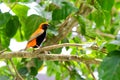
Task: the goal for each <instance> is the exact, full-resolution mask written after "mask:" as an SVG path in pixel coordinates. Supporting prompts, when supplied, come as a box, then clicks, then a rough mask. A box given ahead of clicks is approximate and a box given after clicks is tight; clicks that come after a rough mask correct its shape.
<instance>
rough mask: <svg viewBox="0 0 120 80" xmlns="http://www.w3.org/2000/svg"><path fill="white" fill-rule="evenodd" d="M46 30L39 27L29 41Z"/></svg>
mask: <svg viewBox="0 0 120 80" xmlns="http://www.w3.org/2000/svg"><path fill="white" fill-rule="evenodd" d="M43 32H44V30H43V29H37V30H36V31H35V32H34V33H33V34H32V35H31V37H30V39H29V40H28V42H30V41H31V40H33V39H35V38H37V37H38V36H40V35H41V34H42V33H43Z"/></svg>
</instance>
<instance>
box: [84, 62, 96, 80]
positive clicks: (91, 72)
mask: <svg viewBox="0 0 120 80" xmlns="http://www.w3.org/2000/svg"><path fill="white" fill-rule="evenodd" d="M86 67H87V68H88V70H89V72H90V74H91V76H92V77H93V79H94V80H96V78H95V76H94V74H93V71H92V70H91V68H90V65H89V64H88V63H87V64H86Z"/></svg>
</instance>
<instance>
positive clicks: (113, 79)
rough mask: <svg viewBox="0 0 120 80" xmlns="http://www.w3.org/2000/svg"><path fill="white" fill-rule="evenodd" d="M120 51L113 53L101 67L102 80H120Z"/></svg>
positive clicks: (100, 75) (100, 76)
mask: <svg viewBox="0 0 120 80" xmlns="http://www.w3.org/2000/svg"><path fill="white" fill-rule="evenodd" d="M119 74H120V51H117V50H116V51H112V52H110V53H109V54H108V56H107V57H106V58H105V59H104V60H103V62H102V63H101V64H100V67H99V78H100V80H120V76H119Z"/></svg>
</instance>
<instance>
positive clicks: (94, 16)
mask: <svg viewBox="0 0 120 80" xmlns="http://www.w3.org/2000/svg"><path fill="white" fill-rule="evenodd" d="M89 19H90V20H93V21H94V22H95V23H96V27H98V28H99V27H101V26H102V25H104V14H103V13H101V12H100V11H95V12H93V13H91V14H90V15H89Z"/></svg>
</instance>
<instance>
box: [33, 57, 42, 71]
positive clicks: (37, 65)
mask: <svg viewBox="0 0 120 80" xmlns="http://www.w3.org/2000/svg"><path fill="white" fill-rule="evenodd" d="M34 63H35V67H36V69H37V70H38V69H39V68H40V67H42V65H43V61H41V60H39V59H38V58H34Z"/></svg>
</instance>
